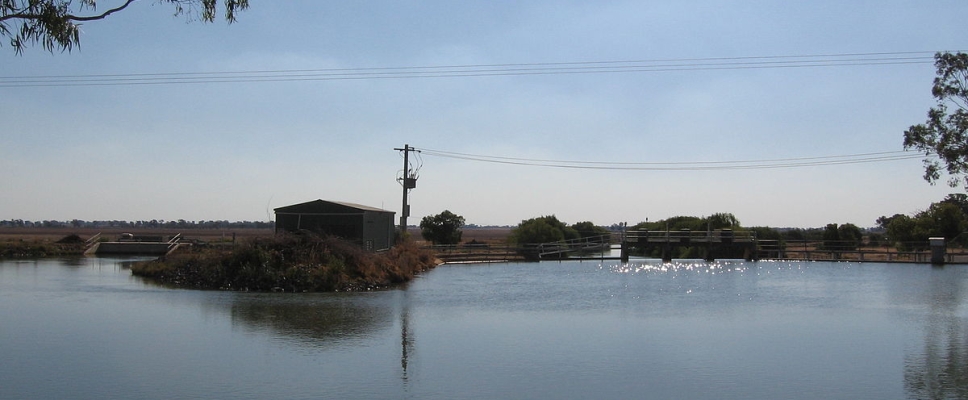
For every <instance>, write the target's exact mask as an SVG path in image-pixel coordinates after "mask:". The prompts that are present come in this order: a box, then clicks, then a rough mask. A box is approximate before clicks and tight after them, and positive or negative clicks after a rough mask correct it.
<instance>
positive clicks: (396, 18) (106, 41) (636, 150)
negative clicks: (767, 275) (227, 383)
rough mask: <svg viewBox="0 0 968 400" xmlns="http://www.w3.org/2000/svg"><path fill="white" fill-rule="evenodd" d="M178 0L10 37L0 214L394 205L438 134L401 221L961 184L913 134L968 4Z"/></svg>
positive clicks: (1, 111)
mask: <svg viewBox="0 0 968 400" xmlns="http://www.w3.org/2000/svg"><path fill="white" fill-rule="evenodd" d="M113 3H118V1H110V0H101V1H98V5H99V6H100V7H101V8H102V9H108V8H110V7H111V6H112V5H113ZM173 13H174V8H173V7H172V6H171V5H168V4H161V3H158V2H153V1H138V2H135V3H134V4H133V5H131V6H130V7H129V8H128V9H126V10H124V11H122V12H119V13H116V14H114V15H111V16H110V17H108V18H106V19H104V20H101V21H92V22H87V23H85V24H84V25H83V26H82V28H81V36H80V40H81V44H80V46H79V47H78V48H75V49H73V50H72V51H70V52H59V51H55V52H54V53H53V54H52V53H50V52H47V51H45V50H44V49H43V48H42V47H41V46H33V47H28V48H27V49H26V50H25V51H24V52H23V54H22V55H17V54H16V53H15V52H14V50H13V48H12V47H11V46H9V44H8V40H7V39H2V42H0V118H2V120H3V124H2V127H0V169H2V171H3V173H2V175H0V220H5V219H24V220H71V219H81V220H129V221H138V220H152V219H158V220H178V219H184V220H189V221H200V220H229V221H243V220H247V221H266V220H271V219H273V218H274V216H273V215H272V209H274V208H277V207H283V206H287V205H292V204H296V203H302V202H306V201H311V200H316V199H323V200H333V201H343V202H351V203H358V204H363V205H367V206H372V207H380V208H385V209H388V210H391V211H396V212H397V216H398V217H399V213H400V209H401V205H402V204H401V203H402V194H403V190H402V188H401V186H400V184H399V183H398V182H397V178H398V177H399V176H400V173H401V170H402V169H403V159H402V154H401V152H399V151H396V150H394V149H395V148H401V147H403V146H404V145H409V146H413V147H415V148H417V149H420V150H422V152H421V153H415V154H411V159H412V160H411V161H413V166H414V167H419V178H418V180H417V186H416V188H415V189H413V190H412V191H411V192H410V198H409V202H410V204H411V216H410V218H409V220H408V222H409V224H419V221H420V219H421V218H423V217H425V216H429V215H435V214H438V213H440V212H442V211H444V210H449V211H451V212H454V213H456V214H458V215H462V216H464V217H465V219H466V222H467V223H468V224H477V225H516V224H518V223H519V222H521V221H522V220H525V219H529V218H533V217H538V216H544V215H555V216H557V217H558V219H560V220H562V221H564V222H566V223H569V224H571V223H576V222H581V221H592V222H594V223H595V224H598V225H611V224H615V223H621V222H627V223H629V224H630V225H632V224H635V223H638V222H642V221H646V220H650V221H656V220H661V219H665V218H669V217H673V216H680V215H685V216H700V217H701V216H708V215H711V214H714V213H721V212H728V213H732V214H733V215H734V216H736V218H737V219H739V221H740V223H741V224H742V225H743V226H773V227H801V228H811V227H823V226H824V225H826V224H828V223H838V224H843V223H852V224H855V225H858V226H861V227H871V226H875V225H876V222H875V221H876V219H877V218H878V217H880V216H884V215H894V214H898V213H900V214H909V215H910V214H913V213H915V212H918V211H920V210H923V209H925V208H927V207H928V206H929V205H930V204H931V203H932V202H936V201H939V200H941V199H943V198H944V197H945V196H946V195H947V194H948V193H964V189H962V188H950V187H948V186H947V185H945V184H944V182H942V183H939V184H937V185H930V184H928V183H927V182H925V181H924V180H923V178H922V175H923V172H924V171H923V166H922V161H921V158H920V157H919V156H918V154H910V153H908V154H905V153H901V151H903V146H902V141H903V132H904V130H905V129H907V128H908V127H909V126H911V125H913V124H919V123H923V122H924V121H925V119H926V113H927V111H928V109H929V108H930V107H932V106H933V105H934V104H935V102H934V99H933V98H932V96H931V84H932V80H933V78H934V76H935V68H934V65H933V60H932V55H933V54H934V53H935V52H938V51H959V50H966V49H968V41H966V39H968V36H966V33H968V32H966V29H965V25H964V18H963V17H964V15H968V2H965V1H963V0H952V1H929V2H925V1H893V0H887V1H882V0H879V1H863V0H858V1H849V2H845V1H841V0H836V1H827V0H818V1H810V2H788V1H748V0H745V1H688V0H687V1H595V2H589V1H568V0H556V1H545V0H531V1H495V0H486V1H476V0H465V1H451V0H444V1H366V0H362V1H352V2H348V1H320V0H288V1H284V2H283V1H267V0H250V8H249V9H248V10H246V11H244V12H242V13H241V14H239V15H238V16H237V18H238V21H237V22H236V23H234V24H227V23H225V22H224V21H223V20H218V21H216V22H214V23H201V22H197V21H194V22H193V21H190V20H189V19H188V18H186V17H185V16H174V15H173ZM53 77H57V78H53ZM868 154H877V155H874V156H862V155H868ZM870 158H879V159H878V160H869V159H870ZM880 158H882V159H880ZM539 160H542V161H539ZM861 160H863V161H864V162H859V161H861ZM552 161H553V162H552ZM832 161H849V162H847V163H835V162H832ZM739 162H741V163H739ZM737 163H739V164H737ZM737 166H744V167H742V168H738V167H737Z"/></svg>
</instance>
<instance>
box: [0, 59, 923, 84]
mask: <svg viewBox="0 0 968 400" xmlns="http://www.w3.org/2000/svg"><path fill="white" fill-rule="evenodd" d="M934 53H935V52H927V51H917V52H880V53H844V54H819V55H786V56H744V57H709V58H678V59H652V60H648V59H646V60H605V61H576V62H544V63H504V64H466V65H432V66H408V67H362V68H319V69H279V70H249V71H216V72H161V73H129V74H86V75H25V76H0V87H49V86H56V87H69V86H118V85H160V84H207V83H247V82H289V81H333V80H376V79H424V78H468V77H487V76H516V75H563V74H603V73H636V72H640V73H646V72H649V73H651V72H672V71H702V70H737V69H773V68H818V67H846V66H881V65H904V64H930V63H933V62H934Z"/></svg>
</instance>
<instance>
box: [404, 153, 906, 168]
mask: <svg viewBox="0 0 968 400" xmlns="http://www.w3.org/2000/svg"><path fill="white" fill-rule="evenodd" d="M419 150H420V151H421V152H422V153H423V154H425V155H428V156H435V157H443V158H452V159H458V160H467V161H477V162H485V163H494V164H506V165H516V166H527V167H550V168H570V169H590V170H634V171H706V170H746V169H776V168H801V167H815V166H829V165H844V164H862V163H873V162H887V161H899V160H908V159H915V158H923V157H924V154H921V153H915V152H909V151H891V152H876V153H859V154H845V155H834V156H818V157H797V158H780V159H763V160H731V161H675V162H616V161H577V160H548V159H533V158H515V157H501V156H488V155H480V154H468V153H458V152H451V151H442V150H433V149H425V148H420V149H419Z"/></svg>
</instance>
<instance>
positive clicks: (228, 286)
mask: <svg viewBox="0 0 968 400" xmlns="http://www.w3.org/2000/svg"><path fill="white" fill-rule="evenodd" d="M437 263H438V262H437V261H436V259H435V257H434V256H433V254H432V253H431V252H429V251H427V250H425V249H421V248H420V247H418V246H417V245H415V244H413V243H412V242H404V243H401V244H398V245H396V246H394V247H393V248H391V249H389V250H387V251H385V252H370V251H366V250H364V249H362V248H360V247H359V246H357V245H355V244H352V243H349V242H346V241H343V240H341V239H338V238H333V237H320V236H316V235H312V234H298V235H295V234H286V235H277V236H273V237H264V238H254V239H251V240H249V241H246V242H244V243H240V244H238V245H236V246H232V247H230V248H214V247H208V248H192V249H190V250H179V251H176V252H174V253H171V254H169V255H167V256H165V257H162V258H159V259H157V260H152V261H145V262H140V263H136V264H134V265H132V267H131V272H132V273H133V274H134V275H137V276H141V277H145V278H148V279H151V280H154V281H156V282H159V283H162V284H165V285H170V286H174V287H182V288H192V289H213V290H240V291H266V292H268V291H276V292H282V291H284V292H332V291H359V290H372V289H378V288H386V287H389V286H392V285H394V284H399V283H403V282H407V281H409V280H411V279H413V277H414V276H415V275H416V274H418V273H420V272H422V271H426V270H428V269H431V268H433V267H434V266H436V265H437Z"/></svg>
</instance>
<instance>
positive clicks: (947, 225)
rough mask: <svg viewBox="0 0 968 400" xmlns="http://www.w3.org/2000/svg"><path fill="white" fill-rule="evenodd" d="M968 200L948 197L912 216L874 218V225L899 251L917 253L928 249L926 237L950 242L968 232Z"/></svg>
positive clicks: (954, 195) (954, 196)
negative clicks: (880, 229)
mask: <svg viewBox="0 0 968 400" xmlns="http://www.w3.org/2000/svg"><path fill="white" fill-rule="evenodd" d="M966 199H968V197H966V196H965V195H962V194H951V195H948V196H947V197H945V199H944V200H942V201H939V202H937V203H931V205H930V206H928V208H927V209H926V210H924V211H920V212H918V213H916V214H914V216H913V217H910V216H907V215H904V214H894V215H893V216H890V217H887V216H882V217H880V218H878V219H877V224H878V225H879V226H880V227H881V228H884V229H885V231H886V233H887V240H888V241H889V242H890V243H891V244H893V245H895V246H897V248H899V249H902V250H918V249H924V248H927V243H928V238H931V237H943V238H945V239H947V240H952V239H955V238H957V237H959V236H960V235H961V234H962V233H963V232H965V230H966V229H968V213H966V212H965V210H966V209H968V201H966Z"/></svg>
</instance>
